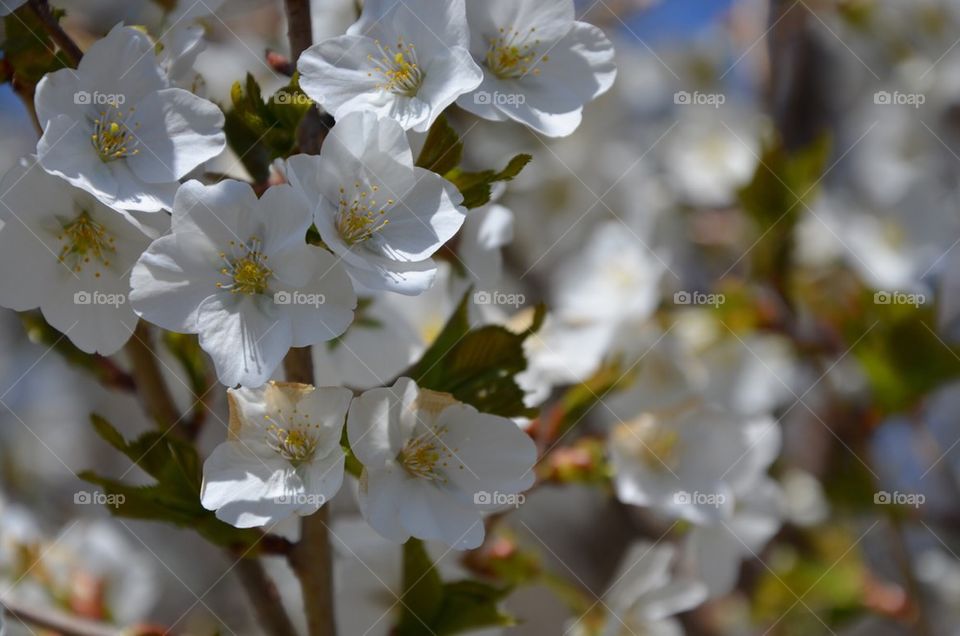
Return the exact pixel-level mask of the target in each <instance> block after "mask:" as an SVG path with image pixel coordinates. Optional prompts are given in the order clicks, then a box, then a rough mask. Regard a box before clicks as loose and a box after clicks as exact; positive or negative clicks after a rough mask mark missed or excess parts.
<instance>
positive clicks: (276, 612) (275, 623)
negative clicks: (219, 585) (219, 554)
mask: <svg viewBox="0 0 960 636" xmlns="http://www.w3.org/2000/svg"><path fill="white" fill-rule="evenodd" d="M235 570H236V572H237V576H239V577H240V582H241V583H242V584H243V589H244V590H246V592H247V596H248V597H249V598H250V601H251V602H252V603H253V609H254V611H255V612H256V614H257V620H258V621H259V622H260V626H261V627H262V628H263V630H264V631H265V632H266V633H267V634H270V635H271V636H297V630H296V629H295V628H294V626H293V623H292V622H291V621H290V617H289V616H288V615H287V612H286V610H284V608H283V601H282V600H281V599H280V593H279V592H278V591H277V586H276V585H275V584H274V583H273V581H272V580H270V577H268V576H267V573H266V572H265V571H264V569H263V564H262V563H260V560H259V559H257V558H256V557H252V558H245V559H240V561H239V562H237V565H236V568H235Z"/></svg>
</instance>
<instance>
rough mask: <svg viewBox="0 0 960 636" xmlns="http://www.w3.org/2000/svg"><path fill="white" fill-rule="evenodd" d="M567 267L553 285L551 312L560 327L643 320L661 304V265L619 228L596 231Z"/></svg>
mask: <svg viewBox="0 0 960 636" xmlns="http://www.w3.org/2000/svg"><path fill="white" fill-rule="evenodd" d="M581 249H582V250H583V251H582V253H581V254H579V255H578V256H577V257H575V258H573V259H572V260H569V261H567V262H566V263H565V264H564V265H563V266H562V267H561V268H560V270H559V272H558V273H557V277H556V279H555V288H556V289H555V292H554V296H555V298H556V302H555V311H556V313H557V315H558V316H559V317H560V318H562V319H563V320H565V321H571V322H577V323H583V322H591V321H602V322H606V323H608V324H615V323H617V322H620V321H623V320H642V319H644V318H648V317H649V316H650V315H651V314H653V312H654V310H656V308H657V305H658V304H659V303H660V281H661V279H662V278H663V274H664V271H665V270H666V264H665V262H664V259H663V257H662V256H660V255H658V254H656V253H655V252H654V251H653V250H652V249H651V248H650V247H649V246H648V245H646V244H645V242H644V239H643V238H641V237H639V236H637V235H636V234H635V233H634V232H633V231H632V230H630V229H629V228H628V227H626V226H625V225H624V224H623V223H620V222H617V221H610V222H607V223H604V224H602V225H600V227H598V228H597V229H596V231H595V232H594V233H593V235H592V236H591V237H590V239H589V240H588V241H587V244H586V245H585V246H583V247H582V248H581Z"/></svg>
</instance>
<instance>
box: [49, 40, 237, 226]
mask: <svg viewBox="0 0 960 636" xmlns="http://www.w3.org/2000/svg"><path fill="white" fill-rule="evenodd" d="M35 105H36V110H37V117H38V119H39V120H40V124H41V126H42V127H43V136H42V137H41V138H40V141H39V143H38V144H37V155H38V156H39V158H40V165H41V166H43V168H44V170H46V171H47V172H50V173H52V174H56V175H59V176H61V177H63V178H64V179H66V180H67V181H69V182H70V183H72V184H73V185H75V186H77V187H79V188H83V189H84V190H87V191H88V192H90V193H91V194H93V195H94V196H96V197H98V198H99V199H101V200H103V201H104V202H106V203H107V204H108V205H111V206H113V207H117V208H121V209H125V210H142V211H147V212H155V211H158V210H162V209H170V207H171V205H172V204H173V197H174V194H175V193H176V191H177V186H178V183H177V181H178V180H179V179H181V178H182V177H184V176H185V175H186V174H187V173H189V172H190V171H191V170H193V169H194V168H196V167H197V166H199V165H201V164H202V163H203V162H204V161H207V160H209V159H212V158H213V157H216V156H217V155H219V154H220V153H221V152H222V151H223V149H224V148H225V146H226V138H225V136H224V134H223V123H224V117H223V113H222V112H221V111H220V109H219V108H218V107H217V106H216V105H215V104H213V103H211V102H208V101H207V100H205V99H201V98H199V97H197V96H196V95H193V94H192V93H190V92H188V91H185V90H183V89H181V88H171V87H170V86H169V81H168V79H167V77H166V76H165V75H164V73H163V70H162V69H161V68H160V66H159V64H158V61H157V57H156V55H155V54H154V44H153V42H152V41H151V40H150V38H149V37H147V36H146V35H145V34H144V33H142V32H141V31H139V30H137V29H133V28H130V27H124V26H120V25H118V26H116V27H114V28H113V30H111V31H110V33H109V34H108V35H107V36H106V37H105V38H103V39H102V40H99V41H97V42H95V43H94V44H93V45H92V46H90V48H89V49H88V50H87V51H86V53H85V54H84V56H83V59H82V60H81V61H80V65H79V67H78V68H77V69H76V70H73V69H69V68H67V69H61V70H59V71H55V72H53V73H48V74H47V75H46V76H44V78H43V79H42V80H41V81H40V83H39V84H38V85H37V93H36V99H35Z"/></svg>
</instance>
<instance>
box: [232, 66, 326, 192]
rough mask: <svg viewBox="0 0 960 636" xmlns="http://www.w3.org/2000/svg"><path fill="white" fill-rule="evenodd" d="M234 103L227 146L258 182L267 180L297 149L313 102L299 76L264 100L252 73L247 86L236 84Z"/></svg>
mask: <svg viewBox="0 0 960 636" xmlns="http://www.w3.org/2000/svg"><path fill="white" fill-rule="evenodd" d="M230 101H231V103H232V107H231V108H230V109H229V110H228V111H227V112H226V122H225V125H224V131H225V132H226V135H227V143H229V144H230V148H231V149H232V150H233V151H234V152H235V153H237V156H238V157H240V160H241V161H242V162H243V165H244V167H246V168H247V170H248V171H249V172H250V174H251V175H252V176H253V178H254V180H256V181H257V182H263V181H266V180H267V178H268V176H269V174H270V164H271V162H272V161H273V160H274V159H277V158H279V157H287V156H289V155H290V154H291V153H292V152H293V151H294V149H295V148H296V145H297V128H298V127H299V125H300V121H301V120H302V119H303V117H304V115H306V114H307V111H308V110H310V108H311V106H312V104H313V102H311V101H310V99H309V98H308V97H307V96H306V95H305V94H304V93H303V91H301V90H300V85H299V81H298V78H297V76H296V75H294V77H293V78H292V79H291V80H290V84H289V85H287V86H285V87H283V88H281V89H280V90H278V91H277V92H276V93H274V94H273V95H272V96H271V97H270V99H268V100H264V99H263V95H262V93H261V90H260V85H259V84H257V80H256V79H254V77H253V75H250V74H249V73H248V74H247V78H246V81H245V82H244V83H242V84H241V83H240V82H236V83H234V85H233V88H232V89H231V90H230Z"/></svg>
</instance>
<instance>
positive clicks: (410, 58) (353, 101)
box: [297, 0, 483, 132]
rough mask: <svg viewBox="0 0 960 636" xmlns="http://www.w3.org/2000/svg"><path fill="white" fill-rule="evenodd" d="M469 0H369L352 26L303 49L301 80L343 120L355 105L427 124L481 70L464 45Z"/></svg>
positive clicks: (406, 122)
mask: <svg viewBox="0 0 960 636" xmlns="http://www.w3.org/2000/svg"><path fill="white" fill-rule="evenodd" d="M463 2H464V0H449V1H447V2H442V3H434V2H426V1H424V0H406V1H404V2H394V1H393V0H367V1H366V2H364V5H363V12H362V13H361V15H360V19H359V20H358V21H357V22H356V23H355V24H354V25H353V26H351V27H350V28H349V29H347V34H346V35H342V36H339V37H335V38H331V39H329V40H325V41H323V42H320V43H319V44H315V45H314V46H312V47H310V48H309V49H307V50H306V51H304V53H303V55H301V56H300V60H299V62H298V64H297V68H298V69H299V71H300V86H301V87H302V88H303V90H304V92H305V93H306V94H307V95H309V96H310V97H311V98H312V99H313V100H314V101H316V102H317V103H318V104H320V105H321V106H323V107H324V108H325V109H326V110H327V111H329V112H330V113H331V114H332V115H333V116H334V117H336V118H337V119H338V120H339V119H342V118H343V117H344V116H345V115H348V114H350V113H354V112H357V111H372V112H375V113H377V114H378V115H380V116H382V117H391V118H393V119H394V120H396V121H397V122H399V124H400V125H401V126H402V127H403V128H404V130H410V129H413V130H416V131H418V132H425V131H426V130H427V129H429V128H430V126H431V125H432V124H433V122H434V121H435V120H436V119H437V117H438V116H439V115H440V113H441V112H443V110H444V109H445V108H446V107H447V106H449V105H450V104H452V103H453V102H454V101H456V99H457V97H459V96H460V95H463V94H464V93H467V92H469V91H472V90H473V89H475V88H476V87H477V86H479V84H480V81H481V78H482V76H483V73H482V72H481V70H480V67H478V66H477V65H476V64H475V63H474V61H473V59H472V58H471V57H470V53H469V51H467V45H468V42H469V39H468V34H467V23H466V15H465V13H464V5H463Z"/></svg>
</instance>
